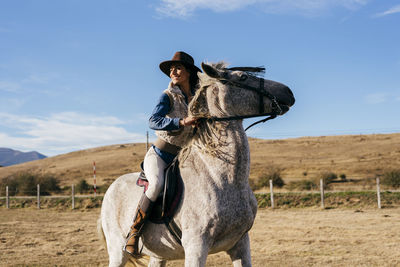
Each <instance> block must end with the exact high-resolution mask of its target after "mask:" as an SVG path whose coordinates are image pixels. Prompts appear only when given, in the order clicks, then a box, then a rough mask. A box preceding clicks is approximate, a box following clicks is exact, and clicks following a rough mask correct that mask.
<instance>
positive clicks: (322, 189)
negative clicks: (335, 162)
mask: <svg viewBox="0 0 400 267" xmlns="http://www.w3.org/2000/svg"><path fill="white" fill-rule="evenodd" d="M319 186H320V189H321V208H323V209H325V201H324V180H323V179H320V180H319Z"/></svg>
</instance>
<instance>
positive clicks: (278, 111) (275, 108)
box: [199, 78, 282, 131]
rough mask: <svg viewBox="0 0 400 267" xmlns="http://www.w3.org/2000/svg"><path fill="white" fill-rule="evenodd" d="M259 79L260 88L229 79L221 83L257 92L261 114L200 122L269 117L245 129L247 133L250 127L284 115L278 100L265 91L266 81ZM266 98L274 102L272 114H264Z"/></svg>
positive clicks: (205, 119)
mask: <svg viewBox="0 0 400 267" xmlns="http://www.w3.org/2000/svg"><path fill="white" fill-rule="evenodd" d="M259 79H260V85H259V87H253V86H249V85H247V84H242V83H240V82H235V81H230V80H228V79H220V81H221V82H222V83H224V84H231V85H233V86H236V87H239V88H243V89H246V90H250V91H255V92H257V93H258V95H259V96H260V98H259V112H260V113H259V114H251V115H241V116H229V117H210V118H199V120H200V121H209V122H213V121H233V120H242V119H248V118H256V117H264V116H269V117H267V118H265V119H262V120H259V121H257V122H255V123H253V124H251V125H250V126H248V127H247V128H246V129H245V131H247V130H248V129H249V128H250V127H253V126H254V125H256V124H259V123H261V122H266V121H268V120H272V119H275V118H276V117H277V116H278V115H281V114H282V109H281V107H280V106H279V104H278V101H277V100H276V98H275V96H274V95H272V94H271V93H269V92H267V91H265V90H264V79H263V78H259ZM264 96H265V97H267V98H269V99H270V100H271V102H272V112H269V113H263V112H264V99H263V97H264Z"/></svg>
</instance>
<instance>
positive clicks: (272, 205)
mask: <svg viewBox="0 0 400 267" xmlns="http://www.w3.org/2000/svg"><path fill="white" fill-rule="evenodd" d="M269 189H270V191H271V208H275V203H274V185H273V184H272V180H269Z"/></svg>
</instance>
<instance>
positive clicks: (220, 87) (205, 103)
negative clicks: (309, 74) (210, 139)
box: [189, 62, 295, 119]
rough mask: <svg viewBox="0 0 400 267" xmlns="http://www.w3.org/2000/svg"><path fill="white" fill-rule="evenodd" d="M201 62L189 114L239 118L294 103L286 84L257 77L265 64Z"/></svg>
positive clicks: (275, 111)
mask: <svg viewBox="0 0 400 267" xmlns="http://www.w3.org/2000/svg"><path fill="white" fill-rule="evenodd" d="M201 66H202V69H203V71H204V73H200V74H199V78H200V89H199V90H198V92H197V93H196V96H195V98H194V99H193V101H192V103H191V105H190V107H189V111H190V113H191V115H192V116H195V117H208V118H229V117H230V118H237V119H241V118H247V117H256V116H260V115H268V114H275V115H282V114H283V113H285V112H286V111H288V110H289V107H290V106H292V105H293V104H294V101H295V100H294V96H293V93H292V91H291V90H290V89H289V87H287V86H286V85H284V84H281V83H278V82H275V81H271V80H266V79H264V78H261V77H260V75H259V74H260V73H261V72H263V70H264V68H249V67H238V68H227V67H226V64H225V63H223V62H221V63H217V64H205V63H202V64H201Z"/></svg>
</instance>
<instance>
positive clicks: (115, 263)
mask: <svg viewBox="0 0 400 267" xmlns="http://www.w3.org/2000/svg"><path fill="white" fill-rule="evenodd" d="M108 257H109V263H108V266H109V267H122V266H125V264H126V262H127V261H128V256H127V255H125V254H124V252H123V251H122V248H121V247H120V246H115V247H113V246H108Z"/></svg>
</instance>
